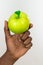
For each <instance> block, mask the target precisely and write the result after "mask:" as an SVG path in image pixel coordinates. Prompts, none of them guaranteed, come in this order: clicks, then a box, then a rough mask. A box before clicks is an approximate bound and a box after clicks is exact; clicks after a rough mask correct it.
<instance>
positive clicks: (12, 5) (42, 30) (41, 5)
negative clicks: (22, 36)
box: [0, 0, 43, 65]
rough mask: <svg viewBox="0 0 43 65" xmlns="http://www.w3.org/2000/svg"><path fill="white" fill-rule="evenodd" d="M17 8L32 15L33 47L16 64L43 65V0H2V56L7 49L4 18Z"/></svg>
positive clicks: (0, 18) (0, 23)
mask: <svg viewBox="0 0 43 65" xmlns="http://www.w3.org/2000/svg"><path fill="white" fill-rule="evenodd" d="M16 10H21V11H24V12H26V13H27V14H28V16H29V17H30V21H31V23H33V28H32V29H31V30H30V31H31V36H32V38H33V41H32V42H33V47H32V48H31V49H30V50H29V51H28V52H27V53H26V54H25V55H24V56H23V57H21V58H20V59H19V60H18V61H17V62H16V63H15V65H43V0H0V57H1V56H2V55H3V54H4V53H5V51H6V44H5V39H4V30H3V28H4V20H6V19H7V20H8V18H9V16H10V15H11V14H12V13H13V12H14V11H16Z"/></svg>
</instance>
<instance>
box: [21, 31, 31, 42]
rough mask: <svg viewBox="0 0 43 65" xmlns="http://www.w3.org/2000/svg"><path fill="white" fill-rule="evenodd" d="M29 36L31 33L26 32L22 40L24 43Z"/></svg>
mask: <svg viewBox="0 0 43 65" xmlns="http://www.w3.org/2000/svg"><path fill="white" fill-rule="evenodd" d="M29 35H30V32H29V31H26V32H25V33H24V34H23V36H22V37H21V39H22V40H23V41H24V40H26V39H27V38H28V37H29Z"/></svg>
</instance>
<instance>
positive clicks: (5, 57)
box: [0, 51, 16, 65]
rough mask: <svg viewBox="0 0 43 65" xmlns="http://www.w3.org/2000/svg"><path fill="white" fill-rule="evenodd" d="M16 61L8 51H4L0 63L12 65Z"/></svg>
mask: <svg viewBox="0 0 43 65" xmlns="http://www.w3.org/2000/svg"><path fill="white" fill-rule="evenodd" d="M15 62H16V59H14V58H13V57H12V55H11V54H10V52H9V51H6V53H5V54H4V55H3V56H2V57H1V60H0V64H1V65H3V64H4V65H13V64H14V63H15Z"/></svg>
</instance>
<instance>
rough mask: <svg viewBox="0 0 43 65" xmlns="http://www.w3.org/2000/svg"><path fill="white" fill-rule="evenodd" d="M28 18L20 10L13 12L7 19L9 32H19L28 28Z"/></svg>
mask: <svg viewBox="0 0 43 65" xmlns="http://www.w3.org/2000/svg"><path fill="white" fill-rule="evenodd" d="M29 25H30V20H29V19H28V16H27V15H26V14H25V13H24V12H21V11H16V12H14V13H13V14H12V15H11V16H10V18H9V20H8V28H9V30H10V31H11V32H13V33H16V34H21V33H23V32H25V31H26V30H28V28H29Z"/></svg>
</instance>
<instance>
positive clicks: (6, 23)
mask: <svg viewBox="0 0 43 65" xmlns="http://www.w3.org/2000/svg"><path fill="white" fill-rule="evenodd" d="M4 32H5V37H6V38H9V37H10V31H9V29H8V22H7V21H5V23H4Z"/></svg>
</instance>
